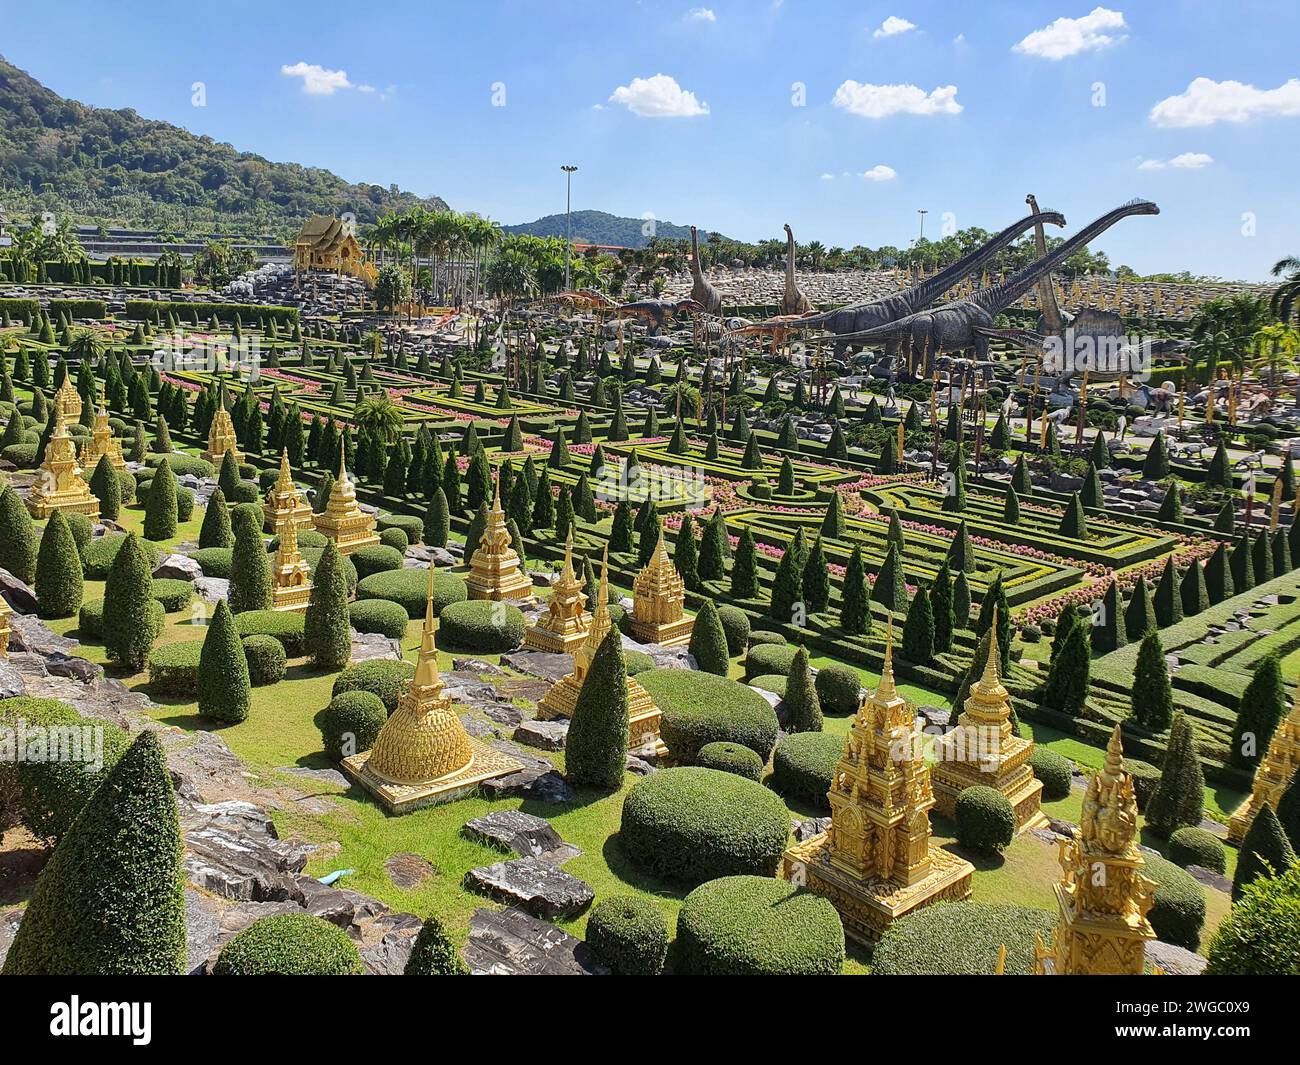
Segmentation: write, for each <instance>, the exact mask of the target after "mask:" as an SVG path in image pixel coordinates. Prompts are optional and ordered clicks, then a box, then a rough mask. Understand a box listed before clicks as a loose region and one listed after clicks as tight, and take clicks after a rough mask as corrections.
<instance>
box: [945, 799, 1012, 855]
mask: <svg viewBox="0 0 1300 1065" xmlns="http://www.w3.org/2000/svg"><path fill="white" fill-rule="evenodd" d="M954 816H955V819H956V822H957V842H958V843H960V844H961V845H962V846H963V847H968V848H970V849H971V850H973V851H979V852H980V853H982V854H997V853H998V852H1000V851H1001V850H1002V849H1003V848H1004V847H1006V846H1007V845H1008V844H1009V843H1010V842H1011V840H1012V839H1013V838H1014V837H1015V834H1016V811H1015V810H1014V809H1013V808H1012V806H1011V800H1010V799H1008V798H1007V797H1006V796H1005V795H1003V794H1002V792H1000V791H998V790H996V789H995V788H990V787H986V786H985V785H983V784H977V785H975V786H974V787H972V788H966V789H964V790H963V791H962V792H961V794H960V795H958V796H957V806H956V809H955V811H954Z"/></svg>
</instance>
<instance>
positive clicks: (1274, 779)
mask: <svg viewBox="0 0 1300 1065" xmlns="http://www.w3.org/2000/svg"><path fill="white" fill-rule="evenodd" d="M1297 770H1300V689H1297V691H1296V698H1295V702H1294V703H1293V704H1292V706H1291V712H1290V713H1289V714H1287V716H1286V717H1284V718H1283V719H1282V720H1281V721H1280V722H1278V726H1277V729H1276V731H1274V733H1273V738H1272V739H1271V740H1269V742H1268V750H1267V751H1266V752H1265V753H1264V759H1263V761H1261V762H1260V763H1259V768H1258V769H1256V770H1255V781H1254V783H1253V784H1252V785H1251V787H1250V797H1249V798H1248V799H1246V801H1245V802H1243V803H1242V804H1241V805H1240V806H1239V807H1237V810H1236V812H1235V813H1234V814H1233V815H1232V818H1231V820H1229V821H1228V839H1230V840H1232V842H1234V843H1240V842H1241V841H1242V840H1243V839H1245V838H1246V830H1247V829H1249V828H1250V823H1251V822H1252V821H1253V820H1255V815H1256V814H1257V813H1259V811H1260V810H1262V809H1263V808H1264V804H1265V803H1268V805H1269V806H1271V807H1273V809H1274V810H1276V809H1277V804H1278V803H1279V802H1280V801H1281V799H1282V793H1283V792H1284V791H1286V789H1287V785H1288V784H1290V783H1291V780H1292V778H1293V777H1294V776H1295V775H1296V772H1297Z"/></svg>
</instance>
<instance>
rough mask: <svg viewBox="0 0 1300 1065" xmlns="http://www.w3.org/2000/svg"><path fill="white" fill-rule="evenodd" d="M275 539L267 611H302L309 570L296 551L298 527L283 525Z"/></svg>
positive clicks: (308, 593)
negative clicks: (278, 538) (275, 544)
mask: <svg viewBox="0 0 1300 1065" xmlns="http://www.w3.org/2000/svg"><path fill="white" fill-rule="evenodd" d="M277 535H278V536H279V537H280V543H279V545H278V546H277V547H276V549H275V558H274V559H273V560H272V562H271V608H272V609H273V610H293V611H298V610H306V609H307V604H308V603H309V602H310V601H311V567H310V566H308V565H307V561H306V559H304V558H303V557H302V552H301V551H299V550H298V526H297V525H296V524H294V522H292V521H285V522H284V524H282V525H280V526H279V528H278V529H277Z"/></svg>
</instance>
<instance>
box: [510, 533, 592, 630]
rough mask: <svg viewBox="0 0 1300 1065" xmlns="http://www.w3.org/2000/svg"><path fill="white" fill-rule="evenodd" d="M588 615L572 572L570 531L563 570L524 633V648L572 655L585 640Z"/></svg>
mask: <svg viewBox="0 0 1300 1065" xmlns="http://www.w3.org/2000/svg"><path fill="white" fill-rule="evenodd" d="M590 627H591V614H590V613H589V612H588V610H587V596H586V593H585V592H583V590H582V581H580V580H578V575H577V574H576V573H574V571H573V530H572V529H570V530H569V539H568V541H567V542H566V543H565V545H564V568H563V569H562V570H561V571H560V576H559V579H558V580H557V581H556V582H555V584H554V585H553V586H552V587H551V598H550V599H549V600H548V601H547V604H546V610H544V611H543V612H542V614H541V615H540V616H539V617H538V619H537V621H536V622H535V623H534V624H532V625H530V626H529V627H528V631H527V632H525V633H524V646H525V647H532V648H534V649H535V650H538V651H550V652H551V653H552V654H566V655H567V654H573V652H574V651H576V650H577V649H578V648H579V647H580V646H581V645H582V643H583V641H585V640H586V638H587V630H588V629H589V628H590Z"/></svg>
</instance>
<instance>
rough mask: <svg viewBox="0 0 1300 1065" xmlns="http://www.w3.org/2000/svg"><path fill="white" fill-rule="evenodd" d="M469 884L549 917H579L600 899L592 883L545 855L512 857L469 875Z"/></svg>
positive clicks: (471, 872)
mask: <svg viewBox="0 0 1300 1065" xmlns="http://www.w3.org/2000/svg"><path fill="white" fill-rule="evenodd" d="M464 883H465V887H466V889H468V890H470V891H476V892H478V893H479V894H482V895H488V896H489V897H491V898H495V899H499V900H500V901H502V902H506V903H509V904H511V905H516V906H520V907H522V908H523V909H524V910H526V911H527V912H528V913H531V914H532V915H533V916H534V917H541V918H544V919H546V920H555V919H557V918H567V917H576V916H577V915H578V914H580V913H582V912H583V911H584V910H585V909H586V908H587V907H588V906H590V905H591V903H592V901H593V900H594V899H595V898H596V893H595V892H594V891H593V890H592V889H591V885H589V884H587V883H586V882H585V881H583V880H579V879H578V878H577V877H576V876H572V875H570V874H569V873H566V872H565V871H564V870H563V869H560V868H559V867H558V866H556V865H554V864H553V863H552V862H548V861H545V860H544V859H542V858H534V857H527V858H512V859H510V860H509V861H504V862H497V863H496V864H495V865H485V866H479V867H478V868H477V869H471V870H470V871H469V872H468V873H466V874H465V881H464Z"/></svg>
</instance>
